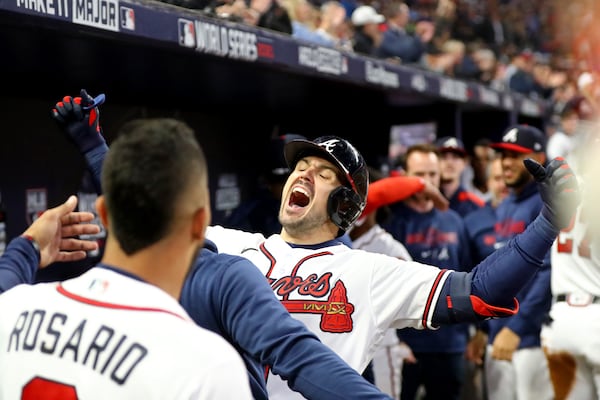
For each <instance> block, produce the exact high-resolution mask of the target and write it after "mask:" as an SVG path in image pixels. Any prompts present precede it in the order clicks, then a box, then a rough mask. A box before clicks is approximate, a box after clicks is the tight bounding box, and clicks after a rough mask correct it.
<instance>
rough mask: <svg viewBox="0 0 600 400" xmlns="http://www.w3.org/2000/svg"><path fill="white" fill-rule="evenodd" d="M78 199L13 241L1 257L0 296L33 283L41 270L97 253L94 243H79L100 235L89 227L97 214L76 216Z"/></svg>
mask: <svg viewBox="0 0 600 400" xmlns="http://www.w3.org/2000/svg"><path fill="white" fill-rule="evenodd" d="M76 206H77V197H75V196H70V197H69V199H68V200H67V201H66V202H64V203H63V204H61V205H59V206H58V207H55V208H51V209H49V210H47V211H45V212H44V213H43V214H42V215H41V216H40V217H39V218H38V219H37V220H35V221H34V222H33V224H31V226H30V227H29V228H27V230H25V232H24V233H23V234H22V235H21V236H19V237H17V238H15V239H13V240H11V242H10V243H9V244H8V246H7V248H6V251H5V252H4V254H3V255H2V257H0V293H2V292H4V291H6V290H8V289H10V288H11V287H13V286H16V285H18V284H21V283H32V282H33V280H34V278H35V272H36V271H37V269H38V268H44V267H46V266H48V265H49V264H51V263H53V262H62V261H77V260H81V259H83V258H85V257H86V255H87V254H86V252H87V251H92V250H96V249H97V248H98V244H97V243H96V242H95V241H89V240H82V239H78V238H77V236H78V235H91V234H96V233H98V232H100V227H99V226H98V225H95V224H90V223H89V222H91V221H92V220H93V219H94V214H92V213H90V212H76V211H74V210H75V207H76Z"/></svg>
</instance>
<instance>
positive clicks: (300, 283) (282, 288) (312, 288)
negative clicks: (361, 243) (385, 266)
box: [260, 243, 354, 333]
mask: <svg viewBox="0 0 600 400" xmlns="http://www.w3.org/2000/svg"><path fill="white" fill-rule="evenodd" d="M260 250H261V252H262V253H263V254H264V255H265V256H266V257H267V258H268V259H269V260H270V262H271V266H270V267H269V271H268V272H267V274H266V277H267V280H268V282H269V284H270V285H271V288H273V290H274V291H275V293H276V294H277V295H279V296H281V303H282V304H283V305H284V306H285V308H286V309H287V310H288V312H290V313H301V314H320V315H321V322H320V328H321V330H322V331H323V332H330V333H344V332H351V331H352V326H353V323H352V313H353V312H354V305H353V304H352V303H350V302H349V301H348V295H347V293H346V286H345V285H344V282H343V281H341V280H338V281H336V283H335V285H334V286H333V289H332V288H331V283H330V279H331V273H330V272H327V273H325V274H323V275H321V276H317V275H316V274H310V275H308V276H307V277H306V278H303V277H301V276H299V275H298V269H299V268H300V266H301V265H302V264H303V263H305V262H306V261H307V260H309V259H311V258H315V257H321V256H326V255H332V253H331V252H329V251H324V252H321V253H316V254H311V255H309V256H307V257H304V258H303V259H301V260H300V261H299V262H298V263H297V264H296V265H295V266H294V268H293V269H292V272H291V274H290V275H289V276H284V277H281V278H279V279H273V278H271V277H270V275H271V272H272V271H273V267H274V266H275V262H276V261H275V258H274V257H273V255H272V254H271V253H269V251H268V250H267V249H266V248H265V245H264V243H263V244H261V245H260ZM292 292H297V293H298V294H300V295H302V296H307V297H310V298H312V299H311V300H308V299H307V300H303V299H294V300H290V298H289V296H290V293H292ZM325 296H327V299H325V300H314V299H315V298H316V299H318V298H324V297H325Z"/></svg>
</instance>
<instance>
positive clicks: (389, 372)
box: [372, 329, 407, 399]
mask: <svg viewBox="0 0 600 400" xmlns="http://www.w3.org/2000/svg"><path fill="white" fill-rule="evenodd" d="M406 349H407V347H406V345H405V344H401V343H400V341H399V340H398V337H397V336H396V330H395V329H388V331H387V332H386V334H385V336H384V339H383V343H382V344H381V345H380V346H379V348H378V349H377V350H376V351H375V355H374V356H373V361H372V366H373V377H374V378H375V386H377V388H379V390H381V391H382V392H383V393H386V394H388V395H390V396H391V397H392V398H394V399H399V398H400V388H401V386H402V385H401V384H402V359H403V358H404V357H406V355H407V350H406Z"/></svg>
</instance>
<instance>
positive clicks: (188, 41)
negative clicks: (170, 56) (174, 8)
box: [177, 18, 196, 48]
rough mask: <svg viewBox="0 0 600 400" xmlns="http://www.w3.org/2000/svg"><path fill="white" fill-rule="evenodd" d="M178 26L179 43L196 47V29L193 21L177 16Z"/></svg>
mask: <svg viewBox="0 0 600 400" xmlns="http://www.w3.org/2000/svg"><path fill="white" fill-rule="evenodd" d="M177 23H178V27H179V45H180V46H184V47H190V48H194V47H196V29H195V28H194V21H190V20H188V19H183V18H179V19H178V20H177Z"/></svg>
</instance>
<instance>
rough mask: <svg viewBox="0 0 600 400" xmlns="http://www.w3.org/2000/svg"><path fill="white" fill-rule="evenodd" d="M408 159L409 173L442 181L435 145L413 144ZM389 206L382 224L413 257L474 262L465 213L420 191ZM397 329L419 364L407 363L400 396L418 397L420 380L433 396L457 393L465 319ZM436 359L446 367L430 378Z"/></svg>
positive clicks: (454, 265)
mask: <svg viewBox="0 0 600 400" xmlns="http://www.w3.org/2000/svg"><path fill="white" fill-rule="evenodd" d="M404 164H405V165H404V169H405V170H406V173H407V175H409V176H419V177H421V178H423V179H425V180H427V181H429V182H430V183H431V184H433V185H434V186H438V185H439V181H440V161H439V153H438V152H437V149H436V148H435V147H434V146H430V145H415V146H411V147H410V148H409V149H408V150H407V153H406V155H405V163H404ZM391 211H392V217H391V218H390V220H389V221H388V222H387V223H385V224H384V225H383V227H384V229H385V230H386V231H388V232H390V233H391V234H392V236H394V238H395V239H396V240H398V241H399V242H401V243H403V244H404V246H405V247H406V249H407V250H408V252H409V253H410V255H411V256H412V258H413V260H414V261H418V262H421V263H424V264H429V265H435V266H437V267H439V268H447V269H453V270H462V269H463V268H465V267H467V268H470V267H471V265H472V264H471V260H470V254H469V244H468V243H469V242H468V239H467V233H466V230H465V227H464V223H463V220H462V217H461V216H460V215H459V214H458V213H457V212H456V211H454V210H451V209H449V210H446V211H440V210H438V209H436V208H434V207H433V203H432V201H431V200H429V199H428V198H427V197H426V196H424V195H420V194H417V195H414V196H413V197H412V198H409V199H407V200H405V201H404V202H401V203H396V204H395V205H393V206H392V207H391ZM465 272H468V271H465ZM398 335H399V337H400V338H401V339H402V340H403V341H404V342H406V343H407V344H408V345H409V347H410V348H411V349H412V351H413V353H414V355H415V357H416V358H417V364H408V365H405V366H404V368H403V371H402V375H403V378H402V391H401V398H402V399H411V398H414V396H415V393H416V391H417V389H418V386H419V385H420V384H421V383H422V384H424V385H425V388H426V391H427V396H428V397H429V398H432V399H438V398H439V399H442V398H443V399H455V398H456V399H457V398H458V396H459V394H460V388H461V385H462V383H461V382H462V379H463V378H462V377H463V374H464V367H465V365H464V356H463V353H464V351H465V348H466V345H467V338H468V331H467V325H466V324H458V325H448V326H442V327H441V328H440V329H438V330H435V331H433V330H431V331H424V332H421V331H416V330H414V329H401V330H399V331H398ZM434 365H436V366H438V367H441V368H444V369H445V370H447V372H446V373H445V374H443V375H442V376H440V377H439V379H437V380H436V379H432V378H433V376H434V374H436V375H437V374H438V372H439V371H436V368H434ZM434 380H435V381H436V382H435V383H433V381H434Z"/></svg>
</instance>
